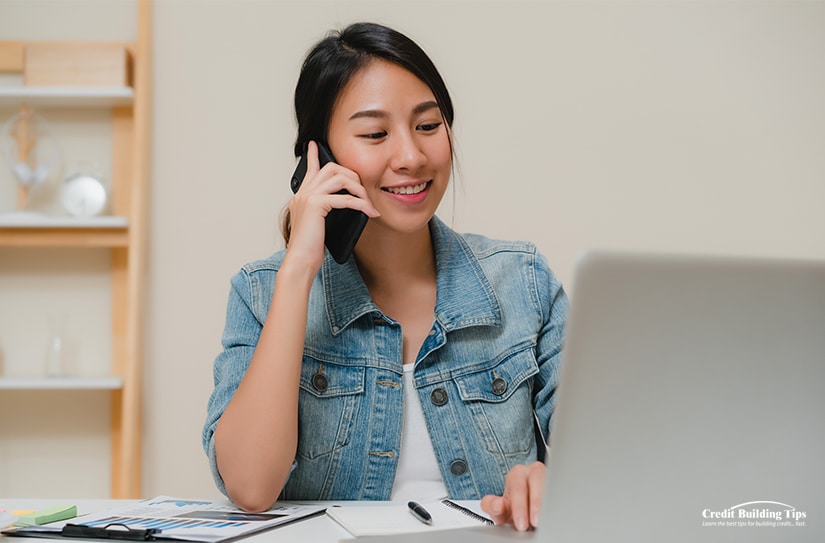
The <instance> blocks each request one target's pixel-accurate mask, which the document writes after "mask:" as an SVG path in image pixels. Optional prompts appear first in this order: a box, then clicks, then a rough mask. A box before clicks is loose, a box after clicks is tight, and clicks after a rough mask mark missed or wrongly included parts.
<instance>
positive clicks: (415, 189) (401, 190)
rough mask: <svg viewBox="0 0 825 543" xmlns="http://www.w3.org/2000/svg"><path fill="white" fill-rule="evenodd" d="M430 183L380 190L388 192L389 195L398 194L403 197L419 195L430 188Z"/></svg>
mask: <svg viewBox="0 0 825 543" xmlns="http://www.w3.org/2000/svg"><path fill="white" fill-rule="evenodd" d="M430 183H432V181H425V182H424V183H419V184H417V185H406V186H403V187H384V188H382V189H381V190H383V191H385V192H389V193H390V194H400V195H403V196H408V195H411V194H419V193H421V192H424V191H425V190H427V187H428V186H430Z"/></svg>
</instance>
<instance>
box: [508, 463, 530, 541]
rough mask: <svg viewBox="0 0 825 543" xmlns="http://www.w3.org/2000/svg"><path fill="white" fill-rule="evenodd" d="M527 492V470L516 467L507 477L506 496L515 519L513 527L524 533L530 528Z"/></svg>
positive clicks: (523, 467) (522, 467) (511, 514)
mask: <svg viewBox="0 0 825 543" xmlns="http://www.w3.org/2000/svg"><path fill="white" fill-rule="evenodd" d="M527 492H528V489H527V468H526V466H516V467H514V468H513V469H512V470H510V473H509V474H508V475H507V480H506V482H505V488H504V495H505V497H507V498H509V500H510V516H512V518H513V526H515V527H516V529H517V530H519V531H522V532H523V531H524V530H527V529H528V528H529V527H530V520H529V518H530V517H529V511H528V505H529V504H528V495H527Z"/></svg>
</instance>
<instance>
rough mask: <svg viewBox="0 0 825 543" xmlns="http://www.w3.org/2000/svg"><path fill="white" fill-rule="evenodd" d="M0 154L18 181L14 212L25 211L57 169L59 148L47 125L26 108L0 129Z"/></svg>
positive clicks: (23, 106) (41, 118)
mask: <svg viewBox="0 0 825 543" xmlns="http://www.w3.org/2000/svg"><path fill="white" fill-rule="evenodd" d="M0 150H2V154H3V158H4V159H5V160H6V163H7V164H8V165H9V168H11V171H12V173H13V174H14V177H15V178H17V184H18V192H17V211H19V212H23V211H26V207H27V205H28V202H29V198H30V197H31V193H32V191H34V190H35V189H36V188H37V187H38V186H39V185H42V184H43V183H45V182H46V180H47V179H48V178H49V176H50V175H51V174H52V173H54V172H56V171H57V169H58V168H59V167H60V148H59V146H58V143H57V140H56V139H55V138H54V136H52V133H51V130H50V128H49V124H48V123H47V122H46V120H45V119H44V118H43V117H41V116H40V115H38V114H36V113H34V112H33V111H32V110H31V109H30V108H29V107H28V106H27V105H25V104H23V105H22V106H20V111H19V112H18V113H16V114H15V115H13V116H12V117H11V118H10V119H9V120H8V121H6V123H5V124H4V125H3V130H2V132H0Z"/></svg>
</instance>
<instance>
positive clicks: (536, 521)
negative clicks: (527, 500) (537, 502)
mask: <svg viewBox="0 0 825 543" xmlns="http://www.w3.org/2000/svg"><path fill="white" fill-rule="evenodd" d="M530 524H532V525H533V528H535V527H536V526H538V525H539V513H538V511H533V514H532V515H530Z"/></svg>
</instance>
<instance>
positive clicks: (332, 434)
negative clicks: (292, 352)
mask: <svg viewBox="0 0 825 543" xmlns="http://www.w3.org/2000/svg"><path fill="white" fill-rule="evenodd" d="M364 374H365V368H364V367H363V366H346V365H338V364H329V363H326V362H319V361H317V360H315V359H312V358H307V357H304V360H303V364H302V366H301V383H300V389H299V392H298V454H299V455H301V456H303V457H305V458H308V459H315V458H318V457H320V456H324V455H327V454H330V453H331V452H333V451H335V450H337V449H340V448H341V447H344V446H346V445H347V444H348V443H349V441H350V437H351V435H352V427H353V424H354V419H355V418H356V415H357V410H358V406H359V404H360V399H361V397H362V396H363V394H364Z"/></svg>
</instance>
